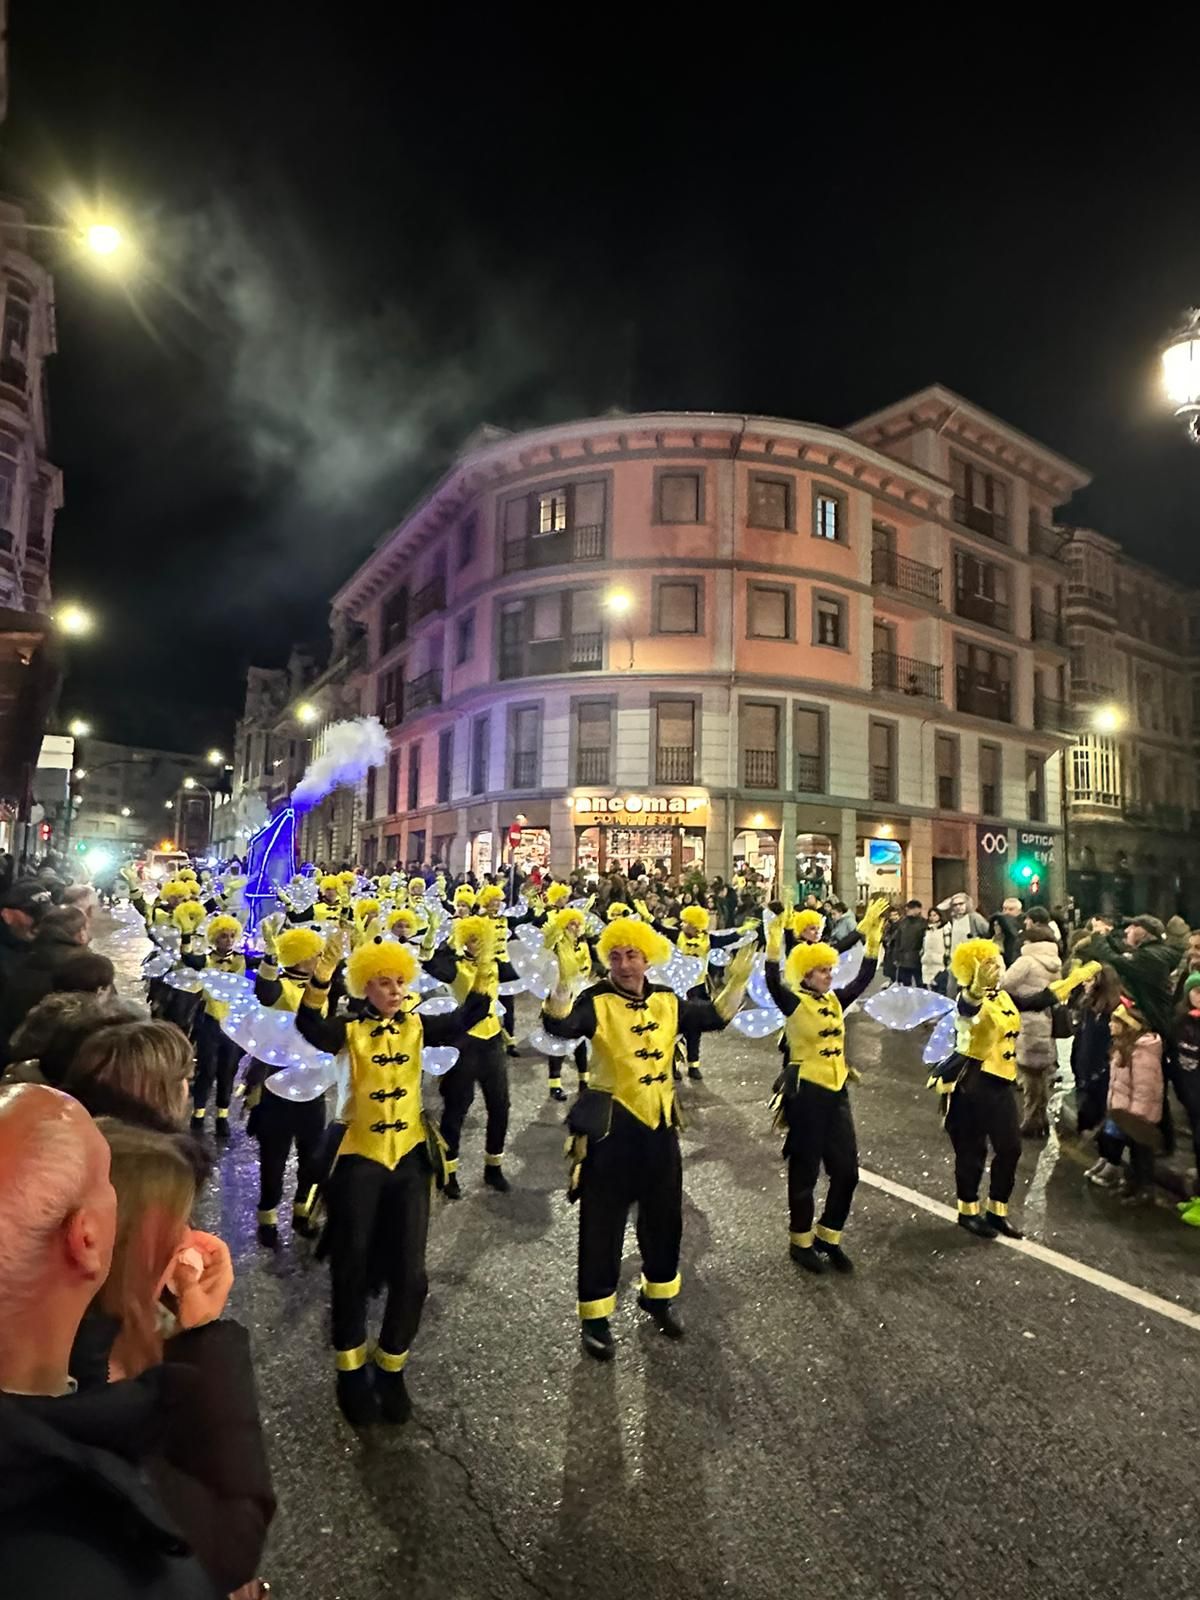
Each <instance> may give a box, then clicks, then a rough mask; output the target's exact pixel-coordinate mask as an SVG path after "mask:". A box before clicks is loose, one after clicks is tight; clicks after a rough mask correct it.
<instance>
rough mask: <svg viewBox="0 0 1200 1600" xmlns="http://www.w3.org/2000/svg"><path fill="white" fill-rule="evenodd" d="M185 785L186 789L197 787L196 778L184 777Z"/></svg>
mask: <svg viewBox="0 0 1200 1600" xmlns="http://www.w3.org/2000/svg"><path fill="white" fill-rule="evenodd" d="M183 787H184V788H185V789H194V788H195V787H196V780H195V778H185V779H184V780H183Z"/></svg>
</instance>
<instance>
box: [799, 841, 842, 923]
mask: <svg viewBox="0 0 1200 1600" xmlns="http://www.w3.org/2000/svg"><path fill="white" fill-rule="evenodd" d="M836 865H837V841H836V839H832V838H831V837H830V836H829V835H828V834H827V833H798V834H797V835H796V894H797V896H798V904H800V905H803V904H804V901H805V898H806V897H807V896H808V895H810V894H814V895H816V897H817V899H818V900H828V899H831V898H832V896H833V895H834V894H835V892H836V884H837V876H836V871H835V868H836Z"/></svg>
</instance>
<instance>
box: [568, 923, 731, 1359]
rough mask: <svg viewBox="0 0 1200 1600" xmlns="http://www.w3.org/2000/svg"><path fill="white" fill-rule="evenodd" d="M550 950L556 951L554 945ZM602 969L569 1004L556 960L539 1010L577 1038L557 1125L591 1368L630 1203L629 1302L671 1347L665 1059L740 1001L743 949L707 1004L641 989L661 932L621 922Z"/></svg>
mask: <svg viewBox="0 0 1200 1600" xmlns="http://www.w3.org/2000/svg"><path fill="white" fill-rule="evenodd" d="M559 948H560V949H561V946H559ZM596 951H597V954H598V955H599V957H600V959H601V960H602V961H603V962H605V963H606V964H607V966H608V969H609V976H608V977H607V978H606V979H604V980H603V981H602V982H600V983H597V984H593V985H592V987H591V988H589V989H585V990H584V991H583V993H582V994H581V995H579V997H578V998H577V999H575V1000H574V1001H572V996H571V979H570V975H569V969H568V968H567V966H566V963H565V962H562V963H561V964H560V971H559V982H558V985H557V987H556V988H555V990H554V991H553V993H552V994H551V995H550V997H549V998H548V1000H547V1001H546V1004H545V1006H544V1007H543V1009H542V1020H543V1025H544V1026H545V1029H546V1031H547V1033H552V1034H556V1035H557V1036H558V1037H560V1038H567V1039H576V1038H583V1039H588V1040H589V1041H590V1043H591V1055H590V1058H589V1062H590V1064H589V1080H590V1083H589V1088H588V1089H587V1090H586V1091H585V1092H584V1093H583V1094H581V1095H580V1097H579V1099H578V1100H577V1101H576V1102H575V1104H574V1106H573V1107H572V1109H571V1112H570V1113H569V1114H568V1117H567V1126H568V1128H569V1129H570V1131H571V1135H572V1138H571V1142H570V1156H571V1161H572V1173H571V1186H570V1190H569V1193H570V1196H571V1198H576V1197H577V1198H578V1200H579V1255H578V1295H579V1302H578V1311H579V1318H580V1332H581V1340H582V1344H583V1349H584V1350H585V1351H586V1353H587V1354H588V1355H590V1356H592V1357H594V1358H595V1359H596V1360H597V1361H608V1360H610V1359H611V1358H612V1356H613V1355H614V1354H615V1353H616V1346H615V1344H614V1341H613V1335H612V1328H611V1327H610V1324H609V1318H610V1317H611V1316H612V1314H613V1312H614V1311H615V1310H616V1305H617V1283H618V1279H619V1277H620V1272H621V1255H622V1249H623V1242H624V1238H625V1224H626V1220H627V1218H628V1215H629V1208H630V1206H632V1205H636V1206H637V1208H638V1216H637V1236H638V1248H639V1249H640V1251H641V1256H642V1281H641V1290H640V1292H639V1294H638V1304H639V1305H640V1306H641V1307H642V1309H643V1310H644V1311H647V1312H648V1313H649V1314H650V1315H651V1316H652V1317H653V1318H654V1321H655V1323H656V1324H657V1326H658V1328H659V1330H660V1332H662V1333H664V1334H665V1335H666V1336H667V1337H668V1338H672V1339H679V1338H682V1336H683V1328H682V1326H681V1324H680V1322H679V1319H678V1317H677V1315H676V1313H675V1307H674V1301H675V1297H676V1296H677V1295H678V1293H679V1288H680V1282H681V1280H680V1274H679V1246H680V1241H681V1238H682V1233H683V1168H682V1163H681V1159H680V1152H679V1133H678V1127H679V1122H678V1113H677V1109H676V1104H675V1089H674V1083H673V1080H672V1078H671V1059H672V1056H673V1054H674V1050H675V1040H676V1038H677V1036H678V1035H679V1033H680V1032H681V1030H686V1029H687V1028H696V1029H698V1030H699V1031H701V1032H711V1031H713V1030H716V1029H720V1028H724V1027H725V1025H726V1024H727V1023H728V1022H729V1020H730V1018H731V1017H732V1016H733V1014H734V1013H735V1012H736V1010H737V1008H738V1006H739V1005H740V1004H741V998H742V992H743V990H744V988H745V984H746V980H747V978H748V977H749V973H750V967H751V963H752V961H753V957H754V952H753V949H752V948H751V947H749V946H747V947H746V948H745V949H744V950H742V951H741V952H740V953H739V954H738V956H736V957H735V958H734V960H733V961H732V962H731V963H730V965H729V970H728V973H727V975H726V983H725V987H724V989H722V991H721V993H720V994H719V995H718V996H717V998H716V1000H715V1001H714V1000H707V999H705V1000H680V998H679V997H678V995H676V994H675V992H674V990H672V989H664V988H660V987H659V986H658V985H656V984H652V983H648V982H647V981H646V968H647V967H648V966H651V965H654V964H656V963H658V962H662V961H665V960H667V959H668V957H669V955H670V945H669V944H668V943H667V941H666V939H664V938H663V936H662V934H660V933H656V932H655V930H654V929H653V928H651V927H649V926H648V925H647V924H646V923H644V922H641V921H639V920H637V919H635V918H633V917H621V918H618V919H616V920H615V921H613V922H610V923H609V924H608V926H607V927H606V928H605V929H604V931H603V933H601V935H600V937H599V939H598V940H597V944H596Z"/></svg>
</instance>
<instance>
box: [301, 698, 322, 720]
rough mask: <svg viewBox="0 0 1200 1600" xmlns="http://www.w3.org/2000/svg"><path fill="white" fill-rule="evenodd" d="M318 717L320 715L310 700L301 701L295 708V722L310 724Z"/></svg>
mask: <svg viewBox="0 0 1200 1600" xmlns="http://www.w3.org/2000/svg"><path fill="white" fill-rule="evenodd" d="M320 715H321V713H320V712H319V711H318V710H317V708H316V706H315V705H313V703H312V701H311V700H302V701H301V702H300V704H299V705H298V706H297V707H296V721H297V722H305V723H312V722H315V721H316V720H317V718H318V717H319V716H320Z"/></svg>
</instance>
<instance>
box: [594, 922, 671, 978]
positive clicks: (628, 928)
mask: <svg viewBox="0 0 1200 1600" xmlns="http://www.w3.org/2000/svg"><path fill="white" fill-rule="evenodd" d="M612 950H640V951H641V952H642V954H643V955H644V956H645V958H646V960H647V962H648V963H649V964H650V965H651V966H656V965H657V964H658V963H660V962H663V961H669V960H670V959H671V946H670V945H669V944H668V943H667V941H666V940H665V939H664V938H663V936H662V934H661V933H656V932H655V931H654V929H653V928H652V927H651V926H650V924H649V923H648V922H641V921H639V920H638V918H637V917H616V918H614V920H613V921H612V922H610V923H609V924H608V926H607V928H605V930H604V932H603V933H602V934H601V935H600V937H599V939H598V940H597V941H596V954H597V955H598V956H599V957H600V959H601V961H603V962H604V964H605V965H606V966H607V965H608V956H609V952H610V951H612Z"/></svg>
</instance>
